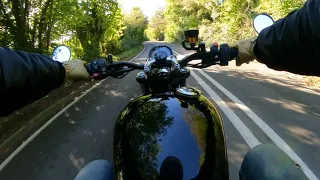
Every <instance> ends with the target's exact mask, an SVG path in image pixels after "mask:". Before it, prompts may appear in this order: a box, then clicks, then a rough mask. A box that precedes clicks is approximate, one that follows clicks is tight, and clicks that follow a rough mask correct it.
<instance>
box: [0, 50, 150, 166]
mask: <svg viewBox="0 0 320 180" xmlns="http://www.w3.org/2000/svg"><path fill="white" fill-rule="evenodd" d="M144 50H145V47H144V48H143V50H142V51H141V52H140V53H139V54H138V55H136V56H135V57H134V58H132V59H131V60H130V62H131V61H133V60H135V59H136V58H137V57H138V56H139V55H141V54H142V53H143V52H144ZM106 80H107V78H106V79H104V80H101V81H99V82H98V83H96V84H95V85H94V86H92V87H91V88H90V89H88V90H86V92H85V93H83V94H82V95H81V96H79V97H78V98H75V100H74V101H73V102H71V103H70V104H69V105H67V106H66V107H65V108H63V109H62V110H61V111H59V112H58V113H57V114H56V115H54V116H53V117H52V118H51V119H50V120H49V121H47V122H46V123H45V124H44V125H43V126H41V128H40V129H38V130H37V131H36V132H35V133H33V134H32V135H31V136H30V137H29V138H28V139H27V140H26V141H24V142H23V143H22V144H21V145H20V146H19V147H18V148H17V149H16V150H15V151H14V152H13V153H12V154H10V156H9V157H8V158H7V159H5V160H4V161H3V162H2V163H1V164H0V171H2V169H3V168H5V167H6V166H7V165H8V164H9V163H10V161H11V160H12V159H13V158H14V157H15V156H16V155H18V154H19V153H20V152H21V151H22V150H23V148H25V147H26V146H27V145H28V144H29V143H30V142H31V141H32V140H33V139H34V138H36V137H37V136H38V135H39V134H40V133H41V132H42V131H43V130H44V129H46V128H47V127H48V126H49V125H50V124H51V123H52V122H53V121H54V120H56V119H57V118H58V117H59V116H60V115H61V114H62V113H64V112H65V111H66V110H68V109H69V108H70V107H71V106H73V105H74V104H75V103H77V102H78V101H79V100H80V99H81V98H82V97H84V96H85V95H87V94H88V93H89V92H91V91H92V90H93V89H95V88H96V87H97V86H99V85H100V84H102V83H103V82H104V81H106Z"/></svg>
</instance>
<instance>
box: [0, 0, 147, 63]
mask: <svg viewBox="0 0 320 180" xmlns="http://www.w3.org/2000/svg"><path fill="white" fill-rule="evenodd" d="M147 23H148V22H147V20H146V17H145V16H144V15H143V13H142V11H141V9H139V8H134V9H133V10H132V12H131V13H130V14H129V15H124V14H123V13H122V11H121V8H120V5H119V3H118V1H117V0H81V1H79V0H2V1H0V46H7V47H11V48H14V49H19V50H25V51H28V52H37V53H42V54H50V52H51V51H52V49H53V47H55V46H56V45H58V44H66V45H68V46H69V47H70V49H71V50H72V53H73V54H72V55H73V56H72V57H73V58H82V59H84V60H92V59H94V58H98V57H103V56H106V55H107V54H108V53H119V52H121V51H123V50H126V49H128V48H130V47H132V46H135V45H137V44H141V42H142V41H143V40H144V30H145V29H146V28H147Z"/></svg>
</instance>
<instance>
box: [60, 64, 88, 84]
mask: <svg viewBox="0 0 320 180" xmlns="http://www.w3.org/2000/svg"><path fill="white" fill-rule="evenodd" d="M86 63H87V62H85V61H81V60H70V61H64V62H62V64H63V66H64V68H65V70H66V79H70V80H74V81H81V80H90V79H91V77H90V74H89V73H88V72H87V70H86V68H85V64H86Z"/></svg>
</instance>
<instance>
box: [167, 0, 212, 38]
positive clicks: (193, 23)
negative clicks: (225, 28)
mask: <svg viewBox="0 0 320 180" xmlns="http://www.w3.org/2000/svg"><path fill="white" fill-rule="evenodd" d="M208 2H209V0H207V1H204V0H201V1H195V0H166V4H167V5H166V8H165V12H164V16H165V19H166V24H167V25H166V30H165V38H166V40H167V41H181V40H182V39H184V31H185V30H187V29H197V28H198V27H199V26H200V25H201V23H202V22H203V21H212V18H211V16H210V14H211V9H210V8H209V6H208V4H209V3H208Z"/></svg>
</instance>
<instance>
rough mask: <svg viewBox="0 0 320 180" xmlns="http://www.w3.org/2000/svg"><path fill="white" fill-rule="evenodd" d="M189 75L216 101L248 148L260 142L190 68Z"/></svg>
mask: <svg viewBox="0 0 320 180" xmlns="http://www.w3.org/2000/svg"><path fill="white" fill-rule="evenodd" d="M190 72H191V76H192V77H193V78H195V80H196V81H197V82H198V83H199V84H200V86H202V88H203V89H204V90H205V91H206V92H207V93H208V94H209V96H210V97H211V99H212V100H213V101H215V102H216V104H217V105H218V106H219V107H220V109H221V110H222V111H223V112H224V114H225V115H226V116H227V117H228V118H229V120H230V121H231V123H232V124H233V126H234V127H235V128H236V129H237V130H238V132H239V133H240V134H241V136H242V137H243V139H244V140H245V141H246V142H247V144H248V145H249V146H250V148H253V147H255V146H257V145H259V144H261V143H260V142H259V141H258V139H257V138H256V137H255V136H254V135H253V133H252V132H251V131H250V129H249V128H248V127H247V126H246V125H245V124H244V123H243V122H242V121H241V120H240V118H239V117H238V116H237V115H236V114H235V113H234V112H233V111H232V110H231V109H230V108H229V107H228V105H227V104H226V103H225V102H224V101H223V100H222V99H221V98H220V97H219V96H218V94H216V93H215V92H214V91H213V90H212V89H211V88H210V87H209V86H208V85H207V84H206V83H205V82H204V81H203V80H202V79H201V78H200V77H199V76H198V75H197V74H196V73H194V72H193V71H192V70H191V71H190Z"/></svg>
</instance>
